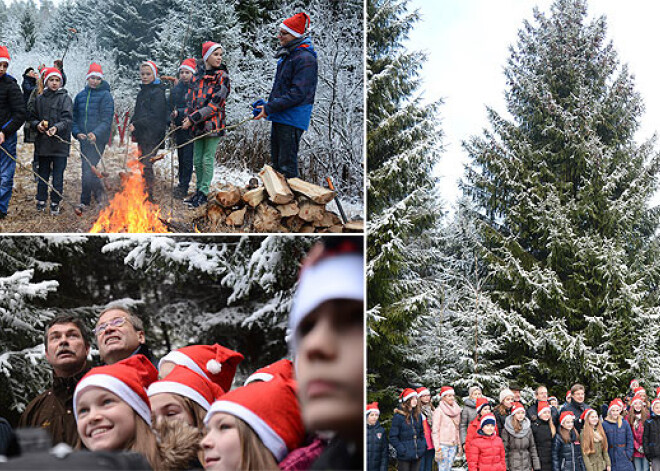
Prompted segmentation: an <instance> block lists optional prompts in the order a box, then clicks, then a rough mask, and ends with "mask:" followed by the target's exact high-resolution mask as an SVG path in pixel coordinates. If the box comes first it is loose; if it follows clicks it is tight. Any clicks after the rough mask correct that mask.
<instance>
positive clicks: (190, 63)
mask: <svg viewBox="0 0 660 471" xmlns="http://www.w3.org/2000/svg"><path fill="white" fill-rule="evenodd" d="M181 69H185V70H189V71H191V72H192V73H193V74H194V73H195V72H197V61H196V60H195V59H194V58H192V57H191V58H189V59H186V60H184V61H183V62H181V65H180V66H179V70H181Z"/></svg>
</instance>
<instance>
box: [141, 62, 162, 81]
mask: <svg viewBox="0 0 660 471" xmlns="http://www.w3.org/2000/svg"><path fill="white" fill-rule="evenodd" d="M142 66H146V67H149V68H150V69H151V71H152V72H153V73H154V78H155V77H158V67H156V64H155V63H154V62H152V61H144V62H143V63H142V64H140V67H142Z"/></svg>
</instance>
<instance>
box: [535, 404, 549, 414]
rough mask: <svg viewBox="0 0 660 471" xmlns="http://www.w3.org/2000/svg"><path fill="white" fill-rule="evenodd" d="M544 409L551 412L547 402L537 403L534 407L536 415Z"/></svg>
mask: <svg viewBox="0 0 660 471" xmlns="http://www.w3.org/2000/svg"><path fill="white" fill-rule="evenodd" d="M546 409H547V410H548V411H550V412H552V408H551V407H550V403H549V402H548V401H539V403H538V404H537V405H536V414H537V415H541V412H543V411H545V410H546Z"/></svg>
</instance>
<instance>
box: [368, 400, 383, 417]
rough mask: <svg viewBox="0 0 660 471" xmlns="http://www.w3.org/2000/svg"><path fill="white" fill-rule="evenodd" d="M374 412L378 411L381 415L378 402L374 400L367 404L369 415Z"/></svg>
mask: <svg viewBox="0 0 660 471" xmlns="http://www.w3.org/2000/svg"><path fill="white" fill-rule="evenodd" d="M372 412H376V413H377V414H378V415H380V410H379V409H378V403H377V402H372V403H371V404H367V415H369V414H371V413H372Z"/></svg>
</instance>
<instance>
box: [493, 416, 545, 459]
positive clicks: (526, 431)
mask: <svg viewBox="0 0 660 471" xmlns="http://www.w3.org/2000/svg"><path fill="white" fill-rule="evenodd" d="M502 442H503V443H504V451H505V453H506V469H507V470H509V471H529V469H530V468H533V469H541V463H540V461H539V455H538V454H537V452H536V443H535V442H534V434H533V433H532V429H531V423H530V421H529V419H528V418H527V417H525V418H524V419H523V421H522V429H521V430H520V431H519V432H516V431H515V430H514V429H513V415H510V416H508V417H507V418H506V420H505V422H504V430H502Z"/></svg>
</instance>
